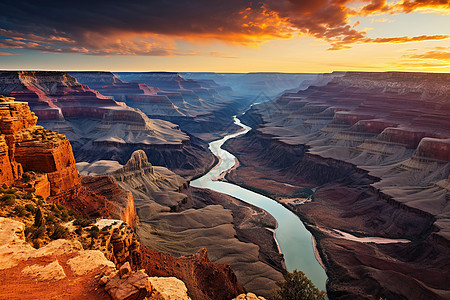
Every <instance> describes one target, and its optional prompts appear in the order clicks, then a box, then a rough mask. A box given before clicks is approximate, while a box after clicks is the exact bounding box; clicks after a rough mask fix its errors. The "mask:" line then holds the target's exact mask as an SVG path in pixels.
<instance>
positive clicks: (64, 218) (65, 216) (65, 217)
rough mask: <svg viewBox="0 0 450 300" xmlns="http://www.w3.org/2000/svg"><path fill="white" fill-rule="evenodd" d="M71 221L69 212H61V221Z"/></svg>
mask: <svg viewBox="0 0 450 300" xmlns="http://www.w3.org/2000/svg"><path fill="white" fill-rule="evenodd" d="M68 219H69V214H68V213H67V211H65V210H64V211H62V212H61V220H63V221H64V222H65V221H67V220H68Z"/></svg>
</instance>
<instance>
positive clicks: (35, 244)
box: [33, 240, 41, 249]
mask: <svg viewBox="0 0 450 300" xmlns="http://www.w3.org/2000/svg"><path fill="white" fill-rule="evenodd" d="M33 247H34V248H36V249H39V248H41V241H39V240H34V241H33Z"/></svg>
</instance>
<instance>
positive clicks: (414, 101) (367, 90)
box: [226, 72, 450, 299]
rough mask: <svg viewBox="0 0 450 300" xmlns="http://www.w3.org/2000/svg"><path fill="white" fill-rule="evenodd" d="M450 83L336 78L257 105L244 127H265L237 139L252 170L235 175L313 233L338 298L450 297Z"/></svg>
mask: <svg viewBox="0 0 450 300" xmlns="http://www.w3.org/2000/svg"><path fill="white" fill-rule="evenodd" d="M449 81H450V77H449V75H448V74H427V73H397V72H388V73H360V72H347V73H346V74H336V76H334V78H333V79H332V80H331V81H329V83H328V84H326V85H324V86H311V87H309V88H308V89H306V90H304V91H299V92H289V93H285V94H283V95H282V96H280V97H278V98H277V99H275V100H273V101H270V102H267V103H262V104H259V105H255V106H253V107H252V109H251V110H250V111H249V112H248V113H247V114H246V115H245V116H244V117H243V120H244V122H246V123H248V124H251V125H252V126H254V130H252V131H251V132H249V133H248V134H247V135H246V137H245V138H244V137H243V138H238V139H235V140H230V141H228V142H227V144H226V148H227V149H228V150H229V151H231V152H232V153H234V154H235V155H236V156H237V157H238V159H239V161H240V163H241V165H240V167H239V168H237V170H234V171H232V172H231V173H230V174H229V175H228V176H227V179H228V180H231V181H234V182H237V183H238V184H241V185H245V186H247V187H249V188H252V189H255V190H258V191H260V192H263V193H266V194H268V195H270V196H272V197H274V198H276V199H277V200H278V201H280V202H281V203H282V204H284V205H285V206H286V207H288V208H290V209H291V210H292V211H294V212H295V213H296V214H297V215H299V216H300V217H301V218H302V220H303V221H304V222H305V223H306V224H307V225H308V228H309V229H310V230H311V231H312V232H313V234H314V236H315V237H316V239H317V241H318V243H317V244H318V249H319V252H320V253H321V258H322V260H323V261H324V263H325V266H326V267H327V274H328V276H329V279H330V280H329V282H328V284H327V292H328V296H329V297H330V298H346V297H357V298H371V297H376V298H378V297H387V298H391V297H392V298H409V299H420V298H425V297H430V298H435V299H445V298H448V297H449V293H450V291H449V290H448V285H446V284H445V283H444V282H445V281H448V280H449V278H450V277H449V276H450V273H449V272H448V268H446V267H445V266H446V265H447V264H448V263H449V259H448V253H449V248H448V247H449V245H450V244H449V235H448V232H449V228H448V226H447V225H448V224H449V222H448V218H449V210H448V208H449V207H448V205H447V204H446V203H447V202H448V201H447V200H448V198H449V191H450V190H449V189H448V181H449V175H450V163H449V160H448V154H449V148H448V139H449V137H450V124H449V119H448V116H447V115H448V111H449V109H450V106H449V105H450V90H449V85H448V83H449ZM249 178H252V179H251V180H249ZM336 229H337V230H340V231H341V232H346V233H351V234H353V235H354V236H357V237H367V238H368V239H369V240H371V241H372V242H367V240H358V239H357V238H349V237H348V236H345V235H339V234H338V235H336V234H333V233H334V232H335V231H334V230H336ZM371 237H373V238H371ZM376 237H384V238H388V239H390V243H387V244H384V243H381V242H380V243H379V242H378V241H377V239H376ZM404 239H407V240H409V241H410V242H404ZM438 274H439V275H438ZM400 287H404V288H400Z"/></svg>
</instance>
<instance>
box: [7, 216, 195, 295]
mask: <svg viewBox="0 0 450 300" xmlns="http://www.w3.org/2000/svg"><path fill="white" fill-rule="evenodd" d="M24 229H25V225H24V224H23V223H21V222H18V221H14V220H12V219H8V218H3V217H0V283H1V284H2V287H3V288H2V289H1V291H0V297H1V298H2V299H37V298H41V299H44V298H45V299H49V298H61V297H62V298H71V299H111V298H112V299H114V300H123V299H153V300H157V299H158V300H163V299H164V300H165V299H180V300H181V299H185V300H189V299H190V298H189V296H188V295H187V289H186V286H185V285H184V283H183V282H182V281H181V280H179V279H177V278H174V277H172V278H158V277H149V276H148V275H147V274H146V273H145V272H144V271H143V270H139V271H132V270H131V268H130V266H129V264H128V263H125V264H124V265H122V266H121V267H120V268H119V270H117V269H116V267H115V265H114V263H112V262H111V261H109V260H108V259H106V257H105V256H104V255H103V253H102V252H100V251H98V250H83V247H82V245H81V243H80V242H78V241H74V240H64V239H59V240H55V241H52V242H50V243H49V244H47V245H45V246H43V247H42V248H39V249H35V248H33V247H31V246H30V245H29V244H28V243H26V242H25V240H24ZM110 296H111V298H110Z"/></svg>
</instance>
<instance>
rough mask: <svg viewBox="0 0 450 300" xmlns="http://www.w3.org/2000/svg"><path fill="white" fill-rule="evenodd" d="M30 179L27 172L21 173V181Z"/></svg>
mask: <svg viewBox="0 0 450 300" xmlns="http://www.w3.org/2000/svg"><path fill="white" fill-rule="evenodd" d="M30 179H31V177H30V175H28V174H27V173H25V174H23V175H22V180H23V182H25V183H26V182H29V181H30Z"/></svg>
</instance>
